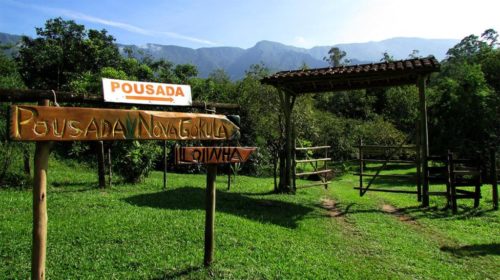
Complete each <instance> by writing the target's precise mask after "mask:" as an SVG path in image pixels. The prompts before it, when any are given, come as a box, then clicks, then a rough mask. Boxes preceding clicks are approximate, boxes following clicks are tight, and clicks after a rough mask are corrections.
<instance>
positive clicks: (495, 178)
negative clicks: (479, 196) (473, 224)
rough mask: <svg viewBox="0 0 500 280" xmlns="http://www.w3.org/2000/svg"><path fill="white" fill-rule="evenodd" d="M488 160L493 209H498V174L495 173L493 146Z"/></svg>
mask: <svg viewBox="0 0 500 280" xmlns="http://www.w3.org/2000/svg"><path fill="white" fill-rule="evenodd" d="M490 160H491V164H490V168H491V172H490V173H491V187H492V199H493V209H495V210H498V174H497V158H496V153H495V148H492V149H491V153H490Z"/></svg>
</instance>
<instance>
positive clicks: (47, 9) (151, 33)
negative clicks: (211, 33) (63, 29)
mask: <svg viewBox="0 0 500 280" xmlns="http://www.w3.org/2000/svg"><path fill="white" fill-rule="evenodd" d="M9 2H10V3H12V4H14V5H17V6H22V7H26V8H31V9H34V10H38V11H42V12H45V13H48V14H53V15H56V16H64V17H68V18H71V19H78V20H83V21H87V22H92V23H98V24H102V25H106V26H112V27H116V28H119V29H123V30H126V31H128V32H132V33H137V34H141V35H146V36H150V37H161V36H167V37H170V38H176V39H181V40H185V41H189V42H194V43H199V44H205V45H215V44H216V43H214V42H212V41H209V40H205V39H201V38H196V37H191V36H186V35H182V34H178V33H175V32H169V31H155V30H148V29H145V28H142V27H138V26H135V25H132V24H128V23H124V22H119V21H112V20H108V19H103V18H98V17H94V16H91V15H87V14H84V13H80V12H76V11H71V10H67V9H61V8H50V7H44V6H39V5H33V4H24V3H20V2H15V1H9Z"/></svg>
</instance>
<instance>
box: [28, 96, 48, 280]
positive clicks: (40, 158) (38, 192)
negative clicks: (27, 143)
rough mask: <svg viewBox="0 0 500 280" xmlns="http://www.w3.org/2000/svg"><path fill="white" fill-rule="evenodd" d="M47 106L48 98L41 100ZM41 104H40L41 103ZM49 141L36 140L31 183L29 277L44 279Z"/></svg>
mask: <svg viewBox="0 0 500 280" xmlns="http://www.w3.org/2000/svg"><path fill="white" fill-rule="evenodd" d="M42 104H43V105H45V106H49V100H44V101H42ZM42 104H41V105H42ZM50 146H51V142H36V147H35V166H34V167H35V168H34V184H33V244H32V246H33V248H32V250H31V279H45V259H46V252H47V220H48V217H47V169H48V166H49V155H50Z"/></svg>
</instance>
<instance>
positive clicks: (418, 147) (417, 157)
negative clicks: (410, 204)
mask: <svg viewBox="0 0 500 280" xmlns="http://www.w3.org/2000/svg"><path fill="white" fill-rule="evenodd" d="M419 123H420V120H418V121H417V125H416V130H417V133H416V134H417V139H416V141H415V142H416V143H415V144H416V145H415V163H416V166H417V201H419V202H421V201H422V145H421V140H422V139H421V137H420V124H419Z"/></svg>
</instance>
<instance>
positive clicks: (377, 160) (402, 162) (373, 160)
mask: <svg viewBox="0 0 500 280" xmlns="http://www.w3.org/2000/svg"><path fill="white" fill-rule="evenodd" d="M363 161H364V162H372V163H384V162H387V163H401V164H417V162H416V161H413V160H395V159H390V160H385V159H368V158H365V159H363Z"/></svg>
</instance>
